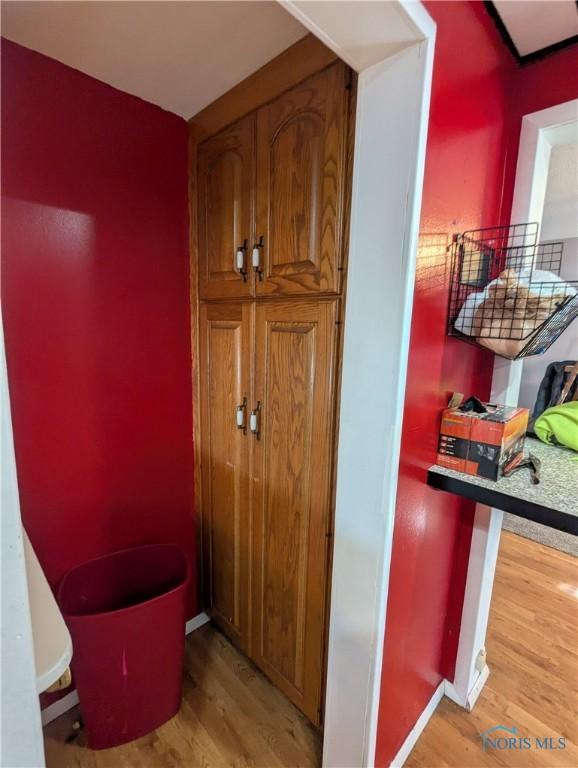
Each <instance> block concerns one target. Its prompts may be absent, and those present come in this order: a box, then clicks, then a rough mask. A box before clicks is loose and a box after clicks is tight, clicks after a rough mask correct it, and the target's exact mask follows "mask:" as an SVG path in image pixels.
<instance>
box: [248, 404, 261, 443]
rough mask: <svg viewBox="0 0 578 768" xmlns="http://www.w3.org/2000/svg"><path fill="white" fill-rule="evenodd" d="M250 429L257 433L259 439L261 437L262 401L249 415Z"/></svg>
mask: <svg viewBox="0 0 578 768" xmlns="http://www.w3.org/2000/svg"><path fill="white" fill-rule="evenodd" d="M249 429H250V430H251V432H252V433H253V434H254V435H255V437H256V438H257V440H259V439H260V438H261V401H260V400H259V402H258V403H257V405H256V407H255V408H254V409H253V410H252V411H251V414H250V416H249Z"/></svg>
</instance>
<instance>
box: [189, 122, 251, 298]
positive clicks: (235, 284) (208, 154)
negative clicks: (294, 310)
mask: <svg viewBox="0 0 578 768" xmlns="http://www.w3.org/2000/svg"><path fill="white" fill-rule="evenodd" d="M197 173H198V183H197V195H198V213H197V226H198V245H197V252H198V260H199V261H198V275H199V295H200V297H201V299H217V298H227V299H231V298H241V297H248V296H250V295H251V294H252V292H253V272H252V271H251V268H250V258H251V252H250V247H251V244H252V243H253V240H254V196H255V192H254V190H255V116H254V115H249V116H248V117H246V118H244V119H243V120H241V121H240V122H238V123H236V124H235V125H233V126H231V127H229V128H227V129H226V130H225V131H222V132H221V133H219V134H217V135H216V136H213V137H212V138H211V139H208V140H207V141H206V142H204V143H203V144H201V145H200V146H199V147H198V150H197ZM240 247H242V248H244V249H245V250H244V262H245V266H244V273H245V274H244V275H243V273H242V271H241V270H240V269H239V268H238V267H237V265H236V263H235V259H236V252H237V249H238V248H240Z"/></svg>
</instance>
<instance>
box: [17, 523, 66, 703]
mask: <svg viewBox="0 0 578 768" xmlns="http://www.w3.org/2000/svg"><path fill="white" fill-rule="evenodd" d="M24 556H25V558H26V575H27V579H28V596H29V600H30V615H31V620H32V638H33V641H34V661H35V664H36V688H37V690H38V693H42V692H43V691H45V690H46V689H47V688H50V686H51V685H52V684H53V683H55V682H56V681H57V680H58V679H59V678H60V677H61V676H62V675H63V674H64V672H66V669H67V667H68V665H69V664H70V660H71V659H72V640H71V639H70V633H69V631H68V629H67V627H66V624H65V623H64V619H63V618H62V614H61V613H60V608H59V607H58V605H57V603H56V600H55V598H54V595H53V594H52V590H51V589H50V587H49V585H48V582H47V581H46V576H45V575H44V571H43V570H42V568H41V566H40V563H39V562H38V558H37V557H36V553H35V552H34V549H33V548H32V544H31V543H30V540H29V538H28V535H27V534H26V531H24Z"/></svg>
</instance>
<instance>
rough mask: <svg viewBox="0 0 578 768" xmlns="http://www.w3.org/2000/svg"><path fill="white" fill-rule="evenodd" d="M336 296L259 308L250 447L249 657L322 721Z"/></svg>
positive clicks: (294, 699) (256, 328) (301, 705)
mask: <svg viewBox="0 0 578 768" xmlns="http://www.w3.org/2000/svg"><path fill="white" fill-rule="evenodd" d="M336 311H337V302H336V301H326V302H322V301H313V300H307V301H305V300H292V301H283V302H281V301H279V302H269V303H263V304H259V305H257V307H256V313H255V385H254V401H255V402H260V403H261V414H262V415H261V424H260V427H261V437H260V439H259V440H257V439H255V438H253V443H252V450H253V461H252V467H253V469H252V488H253V493H252V542H253V544H252V552H253V563H252V572H253V583H252V590H253V591H252V609H253V621H252V628H253V640H252V658H253V659H254V660H255V661H256V663H257V664H258V665H259V666H260V667H261V668H262V669H263V670H264V671H265V673H266V674H267V675H268V676H269V677H270V678H271V679H272V680H273V681H274V682H275V683H276V684H277V685H278V686H279V687H280V688H281V690H282V691H284V692H285V693H286V694H287V696H289V698H290V699H291V700H292V701H293V702H295V703H296V704H297V706H299V707H300V708H301V709H302V710H303V711H304V712H305V713H306V714H307V716H308V717H309V718H311V720H312V722H314V723H319V721H320V715H321V712H320V705H321V692H322V669H323V657H324V647H323V637H324V633H323V629H324V616H325V599H326V589H325V586H326V573H327V563H328V536H327V534H328V529H329V526H330V506H331V487H330V480H331V455H332V434H333V402H334V400H333V397H334V373H333V372H334V359H335V358H334V355H335V342H336V326H335V320H336Z"/></svg>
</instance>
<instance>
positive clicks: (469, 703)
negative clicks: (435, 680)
mask: <svg viewBox="0 0 578 768" xmlns="http://www.w3.org/2000/svg"><path fill="white" fill-rule="evenodd" d="M489 675H490V668H489V667H488V665H487V664H486V666H485V667H484V668H483V670H482V671H481V673H480V675H479V676H478V679H477V680H476V682H475V683H474V685H473V686H472V689H471V690H470V692H469V693H468V696H467V698H466V701H462V700H461V699H460V697H459V696H458V695H457V692H456V689H455V688H454V686H453V685H452V684H451V683H450V681H449V680H442V681H441V683H440V684H439V685H438V687H437V688H436V689H435V691H434V693H433V695H432V697H431V699H430V700H429V702H428V703H427V706H426V707H425V709H424V710H423V712H422V713H421V715H420V716H419V717H418V719H417V722H416V724H415V725H414V726H413V728H412V729H411V731H410V732H409V734H408V735H407V738H406V740H405V741H404V742H403V744H402V746H401V749H400V750H399V752H398V753H397V755H396V756H395V757H394V758H393V760H392V761H391V768H402V766H403V764H404V762H405V761H406V760H407V758H408V757H409V753H410V752H411V750H412V749H413V748H414V747H415V745H416V743H417V740H418V739H419V737H420V736H421V734H422V732H423V730H424V728H425V727H426V725H427V724H428V722H429V720H430V717H431V716H432V715H433V713H434V712H435V710H436V708H437V705H438V704H439V703H440V701H441V700H442V698H443V697H444V696H447V697H448V699H451V700H452V701H453V702H455V703H456V704H458V705H459V706H460V707H463V708H464V709H467V711H468V712H471V711H472V709H473V708H474V705H475V703H476V701H477V700H478V697H479V695H480V693H481V692H482V689H483V687H484V685H485V684H486V680H487V679H488V677H489Z"/></svg>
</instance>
